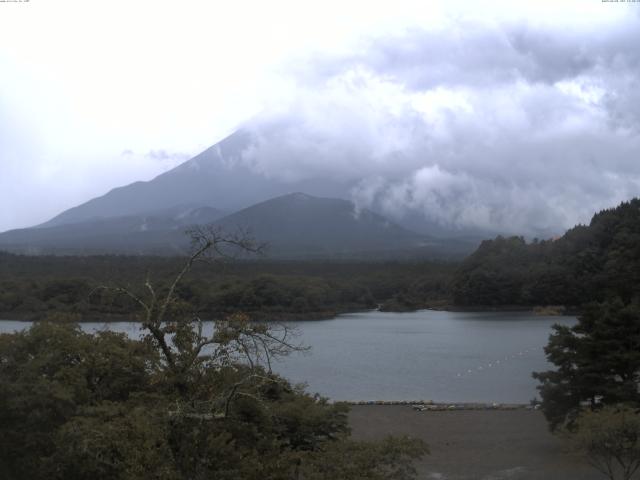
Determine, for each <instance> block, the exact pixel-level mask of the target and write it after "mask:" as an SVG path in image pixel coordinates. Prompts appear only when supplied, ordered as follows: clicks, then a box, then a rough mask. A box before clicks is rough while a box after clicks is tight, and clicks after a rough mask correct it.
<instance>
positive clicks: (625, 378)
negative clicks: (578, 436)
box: [534, 299, 640, 429]
mask: <svg viewBox="0 0 640 480" xmlns="http://www.w3.org/2000/svg"><path fill="white" fill-rule="evenodd" d="M545 352H546V354H547V358H548V359H549V361H550V362H551V363H553V364H554V365H556V367H557V370H554V371H547V372H537V373H534V377H535V378H537V379H538V380H540V382H541V385H540V386H539V387H538V389H539V390H540V394H541V396H542V409H543V411H544V414H545V416H546V417H547V420H548V421H549V423H550V425H551V428H552V429H555V428H556V427H557V426H559V425H564V424H568V425H569V426H571V425H572V423H573V421H574V420H575V419H576V417H577V416H578V415H579V413H580V411H581V408H582V407H583V406H586V407H588V408H598V407H599V406H600V405H607V404H619V403H626V404H631V405H635V406H640V393H639V392H638V387H639V385H640V305H638V304H637V303H635V304H629V305H624V303H623V302H622V301H621V300H620V299H616V300H612V301H608V302H604V303H600V304H597V303H594V304H590V305H588V306H586V307H585V309H584V312H583V314H582V315H581V316H580V318H579V321H578V323H577V324H576V325H575V326H573V327H566V326H559V325H556V326H555V327H554V333H553V334H552V335H551V337H550V339H549V344H548V346H547V347H546V348H545Z"/></svg>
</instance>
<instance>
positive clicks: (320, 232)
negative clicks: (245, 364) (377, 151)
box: [0, 193, 473, 259]
mask: <svg viewBox="0 0 640 480" xmlns="http://www.w3.org/2000/svg"><path fill="white" fill-rule="evenodd" d="M221 217H222V218H221ZM203 224H213V225H215V226H217V227H220V228H222V229H224V230H225V231H227V232H235V231H237V230H238V229H243V230H249V231H250V232H251V236H252V237H254V238H255V239H256V240H257V241H259V242H266V243H267V244H268V250H267V252H268V255H269V256H271V257H274V258H318V257H320V258H329V257H331V258H342V257H346V258H363V259H380V258H385V259H389V258H426V257H431V258H433V257H460V256H462V255H464V254H466V253H468V252H469V251H471V249H472V248H473V244H471V243H469V242H465V241H457V242H455V241H442V240H434V239H431V238H428V237H426V236H424V235H419V234H417V233H414V232H411V231H409V230H407V229H405V228H402V227H400V226H398V225H396V224H395V223H393V222H391V221H389V220H388V219H386V218H384V217H382V216H380V215H378V214H376V213H373V212H371V211H369V210H366V209H363V210H360V211H358V210H356V207H355V205H354V204H353V203H351V202H348V201H346V200H341V199H335V198H318V197H313V196H310V195H307V194H303V193H294V194H289V195H284V196H281V197H276V198H274V199H271V200H267V201H265V202H261V203H258V204H256V205H253V206H251V207H249V208H245V209H243V210H240V211H238V212H236V213H233V214H231V215H228V216H223V215H222V213H221V211H220V210H216V209H214V208H211V207H198V208H196V207H188V208H187V207H184V208H181V209H180V208H172V209H166V210H160V211H156V212H152V213H151V214H147V215H130V216H123V217H113V218H103V219H96V218H92V219H89V220H85V221H78V222H75V223H70V224H62V225H55V226H48V227H47V226H40V227H38V228H29V229H21V230H13V231H10V232H5V233H3V234H0V248H1V249H5V250H8V251H13V252H20V253H25V252H26V253H36V254H43V253H54V254H94V253H127V254H161V255H166V254H176V253H185V252H186V251H187V249H188V247H189V239H188V237H187V235H186V234H185V230H187V229H188V227H190V226H193V225H203Z"/></svg>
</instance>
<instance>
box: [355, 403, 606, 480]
mask: <svg viewBox="0 0 640 480" xmlns="http://www.w3.org/2000/svg"><path fill="white" fill-rule="evenodd" d="M350 423H351V427H352V429H353V435H354V437H355V438H358V439H369V440H372V439H379V438H382V437H384V436H386V435H409V436H412V437H417V438H421V439H423V440H424V441H426V442H427V443H428V444H429V449H430V451H431V454H430V455H427V456H425V457H424V459H422V460H421V461H419V462H418V463H417V465H416V466H417V467H418V471H419V472H420V476H419V478H421V479H429V480H471V479H473V480H503V479H504V480H506V479H513V480H539V479H542V480H574V479H575V480H592V479H593V480H598V479H602V478H604V477H603V476H602V474H600V473H598V472H597V471H596V470H595V469H593V467H591V466H589V465H588V464H587V463H586V461H585V460H584V458H582V457H581V456H580V455H578V454H576V453H575V452H572V451H571V450H570V449H569V448H568V446H567V445H566V444H565V443H564V442H563V441H562V440H560V439H558V438H556V437H554V436H553V435H551V434H550V433H549V431H548V429H547V424H546V422H545V420H544V417H543V416H542V413H540V412H539V411H533V410H460V411H433V412H428V411H424V412H418V411H414V410H413V409H412V408H411V407H410V406H403V405H355V406H353V407H352V409H351V413H350Z"/></svg>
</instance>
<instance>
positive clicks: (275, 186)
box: [42, 130, 348, 227]
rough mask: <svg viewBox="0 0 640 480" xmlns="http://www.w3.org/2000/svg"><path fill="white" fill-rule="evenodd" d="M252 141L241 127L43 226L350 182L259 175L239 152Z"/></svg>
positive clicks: (341, 192)
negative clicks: (158, 172)
mask: <svg viewBox="0 0 640 480" xmlns="http://www.w3.org/2000/svg"><path fill="white" fill-rule="evenodd" d="M252 141H253V140H252V137H251V134H250V133H248V132H246V131H243V130H240V131H238V132H236V133H234V134H232V135H230V136H229V137H227V138H225V139H224V140H222V141H221V142H219V143H217V144H215V145H213V146H212V147H210V148H208V149H206V150H205V151H203V152H202V153H200V154H199V155H196V156H195V157H193V158H192V159H190V160H188V161H186V162H184V163H183V164H181V165H179V166H177V167H176V168H174V169H172V170H169V171H168V172H165V173H163V174H162V175H159V176H157V177H156V178H154V179H153V180H150V181H148V182H135V183H132V184H130V185H126V186H123V187H118V188H114V189H113V190H111V191H110V192H108V193H107V194H105V195H103V196H100V197H97V198H94V199H92V200H90V201H88V202H86V203H83V204H82V205H79V206H77V207H74V208H71V209H69V210H67V211H65V212H62V213H61V214H60V215H58V216H56V217H54V218H53V219H51V220H50V221H48V222H46V223H45V224H43V225H42V226H45V227H52V226H57V225H64V224H69V223H76V222H83V221H87V220H92V219H97V218H110V217H123V216H131V215H140V214H142V213H144V212H148V211H153V210H159V209H167V208H174V207H175V206H179V205H184V204H196V205H209V206H213V207H216V208H220V209H222V210H225V211H235V210H238V209H240V208H244V207H248V206H250V205H253V204H254V203H257V202H260V201H263V200H266V199H268V198H272V197H275V196H278V195H283V194H286V193H289V192H291V191H304V192H308V193H311V194H320V195H323V196H336V197H346V196H347V195H348V186H345V185H342V184H341V183H340V182H327V181H321V180H318V179H313V180H302V181H292V182H283V181H280V180H277V179H273V178H269V177H267V176H265V175H263V174H262V173H260V172H259V171H256V170H255V169H253V168H251V165H250V164H247V163H246V162H245V161H243V152H244V151H245V150H246V149H248V148H249V147H250V146H251V144H252Z"/></svg>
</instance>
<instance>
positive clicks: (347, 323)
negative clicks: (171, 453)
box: [0, 310, 576, 403]
mask: <svg viewBox="0 0 640 480" xmlns="http://www.w3.org/2000/svg"><path fill="white" fill-rule="evenodd" d="M575 321H576V320H575V318H572V317H544V316H533V315H531V314H529V313H505V312H499V313H496V312H482V313H470V312H436V311H431V310H422V311H418V312H411V313H383V312H377V311H372V312H363V313H353V314H345V315H340V316H338V317H336V318H334V319H331V320H323V321H313V322H289V323H288V325H290V326H295V327H297V329H298V330H299V333H300V337H299V338H298V340H299V341H300V342H302V343H304V344H305V345H308V346H310V347H311V350H310V351H309V352H307V353H296V354H293V355H292V356H290V357H287V358H286V359H284V360H282V361H280V362H278V363H276V364H275V365H274V369H275V370H277V371H278V372H279V373H281V374H282V375H284V376H285V377H287V378H289V379H290V380H291V381H293V382H295V383H297V382H307V383H308V389H309V390H310V391H312V392H319V393H320V394H321V395H324V396H327V397H330V398H332V399H334V400H419V399H422V400H434V401H445V402H454V401H455V402H475V401H477V402H503V403H508V402H514V403H526V402H528V401H529V400H531V399H532V398H534V397H535V396H536V393H537V392H536V388H535V387H536V381H534V380H533V378H531V372H532V371H539V370H546V369H549V368H550V367H551V366H550V365H549V364H548V363H547V362H546V360H545V356H544V351H543V347H544V346H545V345H546V343H547V340H548V337H549V334H550V333H551V325H553V324H554V323H560V324H564V325H571V324H573V323H575ZM28 326H29V323H25V322H14V321H0V332H13V331H15V330H20V329H23V328H28ZM82 328H83V329H84V330H86V331H96V330H100V329H105V328H108V329H112V330H115V331H120V332H126V333H127V334H129V335H130V336H132V337H135V336H137V335H138V334H139V332H140V329H139V324H136V323H128V322H118V323H109V324H103V323H85V324H83V325H82Z"/></svg>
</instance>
